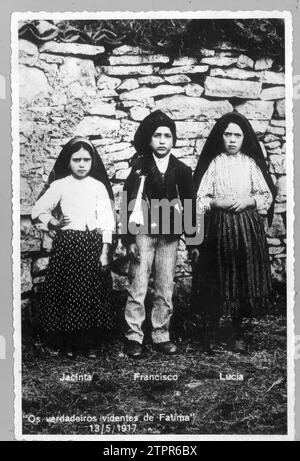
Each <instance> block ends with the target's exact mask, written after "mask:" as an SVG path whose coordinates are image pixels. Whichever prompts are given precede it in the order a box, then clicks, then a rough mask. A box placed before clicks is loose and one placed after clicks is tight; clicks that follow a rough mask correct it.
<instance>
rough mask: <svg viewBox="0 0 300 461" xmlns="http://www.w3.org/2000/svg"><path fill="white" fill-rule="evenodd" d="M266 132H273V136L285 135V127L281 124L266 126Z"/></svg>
mask: <svg viewBox="0 0 300 461" xmlns="http://www.w3.org/2000/svg"><path fill="white" fill-rule="evenodd" d="M268 133H271V134H274V135H275V136H284V135H285V128H283V127H281V126H273V125H269V126H268Z"/></svg>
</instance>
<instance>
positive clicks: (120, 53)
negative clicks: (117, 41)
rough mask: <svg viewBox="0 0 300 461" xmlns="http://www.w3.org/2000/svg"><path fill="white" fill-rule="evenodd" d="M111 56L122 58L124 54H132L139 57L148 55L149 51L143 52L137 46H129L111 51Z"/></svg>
mask: <svg viewBox="0 0 300 461" xmlns="http://www.w3.org/2000/svg"><path fill="white" fill-rule="evenodd" d="M112 54H114V55H116V56H123V55H124V54H132V55H140V54H150V51H147V50H143V49H142V48H140V47H138V46H129V45H122V46H119V47H117V48H115V49H114V50H113V51H112Z"/></svg>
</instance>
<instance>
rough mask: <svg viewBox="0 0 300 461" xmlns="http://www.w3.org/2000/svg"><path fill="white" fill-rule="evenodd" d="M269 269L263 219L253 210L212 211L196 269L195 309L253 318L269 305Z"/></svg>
mask: <svg viewBox="0 0 300 461" xmlns="http://www.w3.org/2000/svg"><path fill="white" fill-rule="evenodd" d="M270 293H271V273H270V263H269V255H268V247H267V241H266V236H265V230H264V225H263V220H262V218H261V216H260V215H259V214H258V212H257V211H256V210H252V209H249V210H245V211H243V212H241V213H229V212H226V211H223V210H216V211H213V212H210V213H208V214H207V215H206V217H205V238H204V242H203V244H202V245H201V246H200V257H199V261H198V265H197V267H196V268H195V270H194V277H193V299H194V302H193V304H194V311H195V310H196V311H197V310H198V311H199V310H200V311H201V312H202V313H210V314H215V315H216V316H217V317H218V316H220V315H226V316H227V315H228V316H231V317H233V318H234V317H236V318H241V317H252V316H253V315H255V316H261V315H262V314H264V313H265V312H266V310H267V308H268V305H269V301H268V298H269V295H270Z"/></svg>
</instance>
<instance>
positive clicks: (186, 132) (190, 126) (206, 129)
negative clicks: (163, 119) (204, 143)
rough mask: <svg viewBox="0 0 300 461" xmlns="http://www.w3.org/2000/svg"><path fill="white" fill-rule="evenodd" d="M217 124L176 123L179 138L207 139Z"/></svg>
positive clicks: (211, 122) (212, 122)
mask: <svg viewBox="0 0 300 461" xmlns="http://www.w3.org/2000/svg"><path fill="white" fill-rule="evenodd" d="M214 124H215V122H214V121H210V122H176V127H177V137H178V138H188V139H191V138H207V136H208V135H209V133H210V132H211V129H212V127H213V126H214Z"/></svg>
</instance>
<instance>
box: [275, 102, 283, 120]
mask: <svg viewBox="0 0 300 461" xmlns="http://www.w3.org/2000/svg"><path fill="white" fill-rule="evenodd" d="M275 108H276V112H277V115H278V117H279V118H285V99H280V100H279V101H276V103H275Z"/></svg>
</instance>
